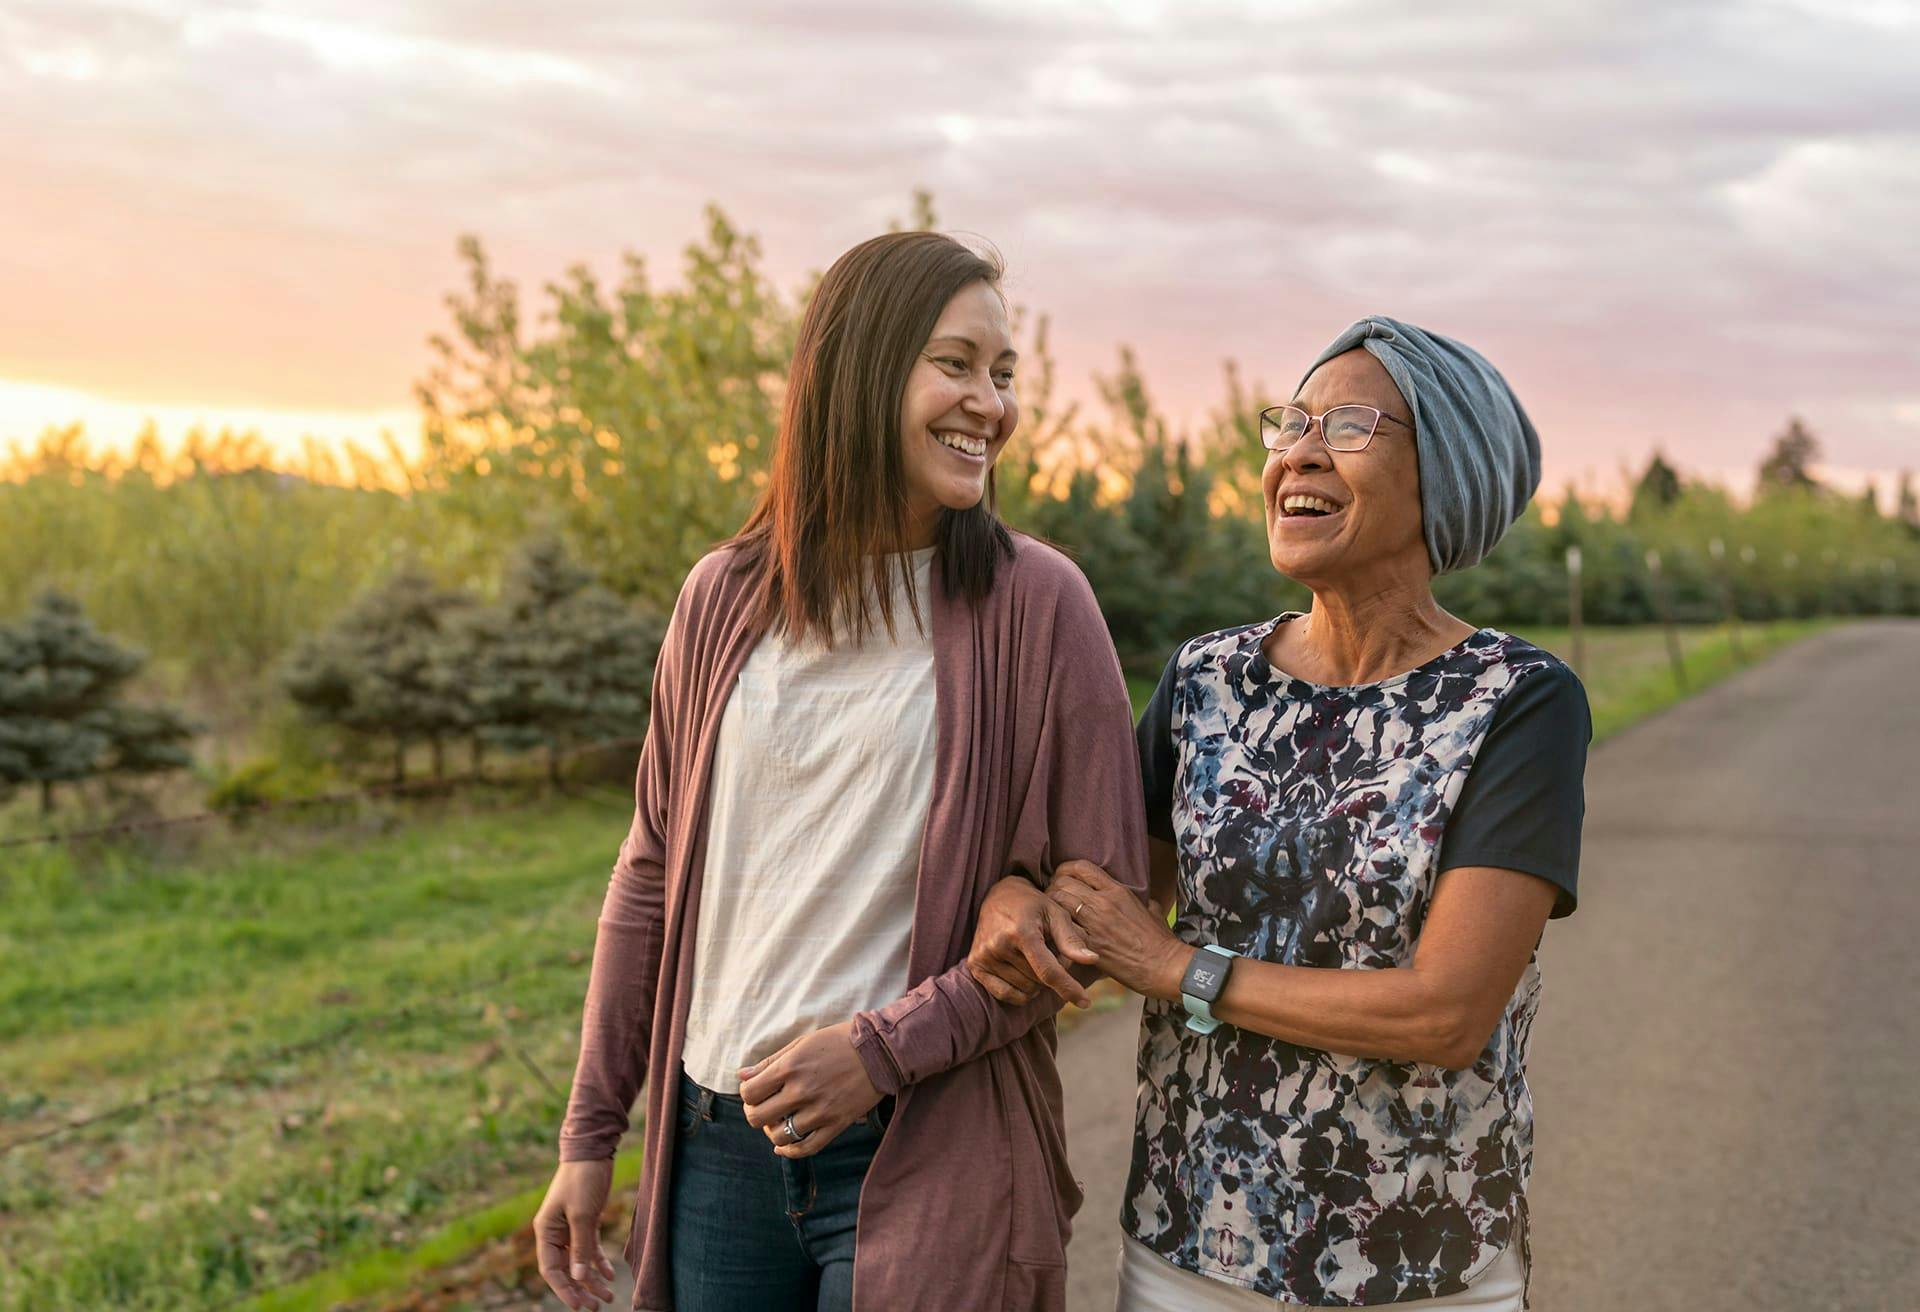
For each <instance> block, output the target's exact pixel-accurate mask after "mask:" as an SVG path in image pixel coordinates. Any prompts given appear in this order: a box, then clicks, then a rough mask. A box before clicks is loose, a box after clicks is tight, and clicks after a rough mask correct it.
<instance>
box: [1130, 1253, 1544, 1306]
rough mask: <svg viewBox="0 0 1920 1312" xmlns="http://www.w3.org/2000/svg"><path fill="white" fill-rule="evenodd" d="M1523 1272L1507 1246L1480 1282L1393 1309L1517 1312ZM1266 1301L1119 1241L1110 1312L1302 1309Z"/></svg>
mask: <svg viewBox="0 0 1920 1312" xmlns="http://www.w3.org/2000/svg"><path fill="white" fill-rule="evenodd" d="M1526 1285H1527V1268H1526V1265H1525V1263H1523V1262H1522V1261H1521V1258H1520V1245H1519V1244H1508V1245H1507V1247H1506V1249H1505V1250H1504V1251H1503V1252H1502V1253H1501V1254H1500V1256H1499V1257H1497V1258H1495V1259H1494V1263H1493V1265H1492V1266H1490V1267H1488V1268H1487V1269H1486V1270H1485V1271H1483V1272H1481V1274H1480V1278H1479V1279H1478V1280H1476V1281H1474V1282H1473V1284H1471V1285H1469V1286H1468V1287H1467V1288H1465V1289H1463V1290H1461V1291H1460V1292H1459V1293H1457V1294H1448V1295H1447V1296H1446V1297H1445V1298H1416V1299H1414V1300H1413V1301H1412V1302H1410V1303H1394V1304H1392V1307H1393V1308H1394V1312H1399V1309H1400V1308H1403V1307H1404V1308H1419V1309H1420V1312H1428V1309H1433V1310H1434V1312H1438V1310H1439V1309H1441V1308H1447V1309H1457V1308H1472V1309H1474V1312H1520V1310H1521V1308H1523V1307H1524V1306H1525V1301H1524V1300H1525V1297H1526ZM1303 1306H1305V1304H1301V1303H1289V1302H1287V1301H1285V1300H1284V1299H1277V1298H1270V1297H1268V1296H1267V1295H1265V1294H1260V1293H1256V1292H1254V1291H1253V1290H1251V1289H1246V1288H1243V1287H1242V1286H1240V1285H1229V1284H1227V1283H1226V1282H1225V1281H1222V1280H1210V1279H1208V1278H1207V1277H1206V1276H1203V1275H1196V1274H1195V1273H1194V1272H1192V1271H1189V1270H1187V1269H1186V1268H1185V1267H1178V1266H1175V1265H1174V1264H1173V1263H1171V1262H1169V1261H1167V1259H1166V1258H1164V1257H1162V1256H1160V1254H1158V1253H1156V1252H1154V1251H1153V1250H1152V1249H1151V1248H1148V1247H1147V1246H1146V1245H1145V1244H1143V1243H1141V1242H1140V1241H1139V1240H1138V1239H1135V1238H1134V1237H1133V1236H1132V1235H1125V1236H1122V1237H1121V1240H1120V1301H1119V1302H1118V1303H1117V1304H1115V1306H1114V1312H1273V1310H1274V1309H1275V1308H1281V1307H1303Z"/></svg>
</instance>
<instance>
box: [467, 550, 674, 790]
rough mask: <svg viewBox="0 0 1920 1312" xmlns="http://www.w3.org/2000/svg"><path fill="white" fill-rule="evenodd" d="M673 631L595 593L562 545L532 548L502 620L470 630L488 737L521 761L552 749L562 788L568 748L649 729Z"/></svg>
mask: <svg viewBox="0 0 1920 1312" xmlns="http://www.w3.org/2000/svg"><path fill="white" fill-rule="evenodd" d="M665 630H666V626H665V625H664V624H663V623H662V622H660V621H659V620H658V619H657V618H655V617H652V616H646V615H641V614H636V613H635V612H633V611H632V610H630V609H629V608H628V607H627V605H626V603H625V602H623V601H621V600H620V599H619V598H618V597H616V596H614V595H613V593H611V592H609V591H608V590H607V589H605V588H603V587H601V586H600V585H599V584H597V583H595V582H594V581H593V575H592V574H591V573H590V572H589V571H588V570H586V569H584V568H583V567H581V566H580V565H579V564H577V563H576V562H575V561H574V560H573V559H572V558H571V557H570V556H569V555H568V554H567V551H566V548H565V547H564V546H563V545H562V544H561V542H560V540H559V539H558V538H556V537H552V536H542V537H538V538H535V539H533V540H531V541H529V542H528V543H527V544H526V545H525V546H524V547H523V548H522V549H521V551H520V553H519V555H518V556H517V557H516V558H515V560H514V561H513V563H512V565H511V567H510V568H509V571H508V577H507V582H506V585H505V587H504V589H503V590H502V596H501V604H500V606H499V608H498V610H497V611H494V612H492V613H491V614H484V615H478V616H475V617H473V618H472V619H471V620H470V621H469V628H468V634H469V646H468V649H467V650H468V651H469V653H470V656H471V659H472V664H471V666H470V667H469V670H468V675H467V677H468V678H469V680H470V684H469V687H470V695H471V699H472V705H473V716H474V723H475V726H476V728H477V731H478V733H479V734H480V735H481V736H482V737H483V738H484V739H486V740H487V741H490V742H493V743H498V744H499V745H501V746H503V747H505V748H507V749H509V750H513V751H528V750H532V749H534V748H544V749H545V750H546V755H547V774H548V777H549V778H550V779H552V780H553V781H555V782H558V781H559V777H560V754H561V752H562V751H563V750H564V749H565V748H566V747H567V746H569V745H571V744H574V743H578V742H581V741H584V740H588V739H598V738H607V737H611V736H615V735H619V734H623V733H634V734H637V733H639V732H640V731H641V730H642V729H644V727H645V725H646V715H647V709H648V701H649V696H650V692H651V688H652V680H653V664H654V660H655V658H656V656H657V655H658V654H659V650H660V640H661V638H662V637H663V636H664V634H665Z"/></svg>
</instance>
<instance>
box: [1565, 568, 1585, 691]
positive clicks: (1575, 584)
mask: <svg viewBox="0 0 1920 1312" xmlns="http://www.w3.org/2000/svg"><path fill="white" fill-rule="evenodd" d="M1567 626H1568V627H1569V628H1571V629H1572V630H1573V672H1574V673H1575V674H1577V675H1579V676H1580V677H1581V678H1583V679H1584V678H1586V677H1587V635H1586V630H1585V628H1584V626H1583V625H1582V623H1581V615H1580V548H1579V547H1577V546H1573V547H1568V548H1567Z"/></svg>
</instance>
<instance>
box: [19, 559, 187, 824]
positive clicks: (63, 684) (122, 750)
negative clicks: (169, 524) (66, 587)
mask: <svg viewBox="0 0 1920 1312" xmlns="http://www.w3.org/2000/svg"><path fill="white" fill-rule="evenodd" d="M145 663H146V658H145V657H144V656H142V655H141V654H140V653H138V652H135V651H132V650H130V649H128V648H125V647H121V646H119V645H118V644H116V643H114V642H113V641H112V640H111V639H109V638H107V637H105V636H104V635H103V634H101V633H100V632H99V631H98V630H97V629H95V628H94V627H93V625H92V623H91V622H90V621H88V619H87V617H86V615H85V613H84V612H83V611H82V610H81V609H80V606H79V603H77V602H75V601H74V600H73V599H72V598H70V597H67V596H65V595H64V594H62V593H58V592H52V591H48V592H43V593H42V594H41V595H40V596H39V598H38V599H37V600H36V601H35V603H34V605H33V608H32V609H31V610H30V611H29V612H28V614H27V616H26V618H25V620H24V621H23V622H21V623H20V624H17V625H8V626H0V784H4V785H7V786H11V785H14V784H21V783H37V784H39V785H40V810H41V811H42V813H46V812H50V811H52V810H53V806H54V788H55V785H57V784H61V783H67V782H74V781H78V780H82V779H88V778H92V777H94V776H96V775H105V774H116V773H127V774H150V773H155V772H159V771H164V770H173V769H177V768H179V767H181V766H184V765H186V764H188V762H189V760H190V759H191V758H190V756H189V755H188V752H187V750H186V747H185V746H184V744H185V743H186V742H187V740H188V739H190V738H191V737H192V736H193V733H194V726H193V724H192V722H191V721H189V720H188V719H187V718H186V717H185V716H184V715H182V714H180V713H179V712H178V711H176V710H173V709H171V708H169V707H164V706H136V705H127V704H124V703H122V702H121V701H120V700H119V699H120V697H121V694H122V692H123V691H124V689H125V687H126V684H127V681H128V680H129V679H131V678H132V677H133V676H134V675H135V674H137V673H138V672H139V671H140V669H141V667H142V666H143V665H145Z"/></svg>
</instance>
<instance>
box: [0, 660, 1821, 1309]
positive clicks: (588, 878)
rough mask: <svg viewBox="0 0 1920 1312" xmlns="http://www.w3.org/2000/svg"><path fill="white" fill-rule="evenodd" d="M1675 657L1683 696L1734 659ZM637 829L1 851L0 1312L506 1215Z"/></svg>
mask: <svg viewBox="0 0 1920 1312" xmlns="http://www.w3.org/2000/svg"><path fill="white" fill-rule="evenodd" d="M1809 627H1810V626H1807V625H1798V626H1779V627H1776V628H1773V629H1770V630H1766V631H1764V632H1763V631H1761V630H1760V629H1757V628H1749V629H1748V630H1747V631H1746V634H1745V637H1746V645H1747V655H1748V657H1749V659H1751V658H1752V657H1753V656H1754V655H1755V654H1757V652H1758V651H1760V650H1761V649H1763V648H1765V647H1769V646H1772V645H1777V644H1778V643H1780V642H1784V641H1787V640H1789V639H1790V638H1791V637H1794V636H1798V635H1799V634H1801V633H1804V632H1806V631H1807V630H1808V628H1809ZM1527 636H1529V637H1531V638H1532V639H1533V640H1535V641H1537V642H1539V643H1541V644H1542V645H1544V646H1546V647H1548V648H1549V649H1551V650H1554V651H1557V652H1560V653H1562V654H1565V653H1566V652H1567V650H1568V643H1567V639H1566V635H1565V633H1564V632H1552V631H1540V632H1535V633H1530V634H1528V635H1527ZM1683 645H1684V647H1685V650H1686V659H1687V663H1688V668H1689V677H1690V681H1691V683H1692V684H1693V686H1695V687H1698V686H1701V685H1703V684H1705V683H1707V682H1709V681H1710V680H1711V679H1713V678H1715V677H1718V676H1720V675H1722V674H1724V673H1726V672H1728V671H1730V670H1731V669H1732V668H1734V662H1733V660H1732V659H1731V656H1730V653H1729V650H1728V644H1727V639H1726V636H1725V635H1724V634H1723V633H1719V632H1716V631H1712V630H1697V631H1692V632H1689V633H1687V634H1686V635H1685V636H1684V638H1683ZM1582 673H1583V677H1584V679H1585V682H1586V685H1587V688H1588V691H1589V694H1590V696H1591V698H1592V701H1593V705H1594V718H1595V724H1596V730H1597V736H1602V737H1604V736H1605V735H1606V734H1607V733H1611V732H1614V731H1616V730H1617V729H1619V728H1620V727H1622V726H1623V725H1624V724H1626V723H1628V722H1630V721H1631V720H1632V719H1634V718H1637V717H1639V716H1642V715H1645V714H1647V713H1649V712H1651V711H1654V710H1657V709H1659V708H1660V707H1662V706H1664V705H1666V704H1668V703H1669V702H1671V701H1672V700H1673V699H1674V682H1673V678H1672V674H1671V672H1670V670H1669V668H1668V665H1667V656H1666V651H1665V647H1664V644H1663V641H1662V638H1661V635H1660V634H1659V632H1658V631H1657V630H1626V631H1621V630H1592V631H1590V632H1589V634H1588V639H1587V651H1586V669H1585V670H1583V671H1582ZM1152 687H1153V683H1152V680H1151V679H1147V680H1136V681H1132V691H1133V694H1134V697H1135V700H1136V704H1138V703H1139V702H1143V701H1144V700H1145V698H1146V697H1147V696H1148V695H1149V694H1150V693H1151V692H1152ZM626 823H627V815H626V802H625V800H624V798H623V797H622V796H620V795H619V794H618V793H617V792H606V793H600V794H596V795H595V796H593V797H591V798H587V797H574V798H566V799H561V800H546V801H539V802H530V801H527V800H526V799H525V798H524V797H522V798H521V799H520V800H519V801H517V802H512V803H508V802H507V801H504V800H502V799H497V798H496V799H492V800H489V799H487V798H483V797H476V798H470V799H468V800H465V801H458V802H438V803H431V804H414V806H413V807H412V809H410V810H405V811H395V810H389V809H384V808H372V809H367V810H363V811H360V812H357V813H355V814H354V815H351V816H345V817H336V818H335V819H334V820H333V821H332V822H331V823H330V824H328V825H327V826H325V827H310V828H294V827H290V826H287V825H284V824H282V825H279V826H273V827H265V828H262V829H261V830H259V831H258V832H252V833H243V834H241V835H238V836H234V837H229V838H227V839H223V840H221V841H219V842H215V843H211V844H209V845H207V846H206V847H205V848H204V849H203V850H202V852H201V854H200V855H198V856H195V857H193V858H191V859H183V858H182V857H180V856H179V855H177V854H176V855H166V854H161V853H159V852H157V851H154V850H152V849H151V848H150V847H149V846H148V845H146V844H130V845H128V846H125V847H120V848H113V849H101V850H95V851H93V852H91V853H89V854H86V855H85V856H84V859H83V858H82V856H81V855H79V854H77V853H74V852H70V851H67V850H63V849H61V848H58V847H27V848H14V849H4V850H0V1309H3V1310H4V1312H25V1310H26V1309H34V1312H40V1310H41V1309H87V1312H93V1310H95V1309H104V1308H113V1309H115V1310H116V1312H122V1310H130V1309H168V1310H169V1312H173V1310H177V1309H188V1308H226V1307H232V1306H238V1305H243V1304H248V1303H250V1302H252V1301H253V1300H255V1299H256V1298H258V1296H260V1295H262V1294H263V1293H266V1292H267V1291H278V1293H277V1294H274V1295H273V1296H272V1297H270V1298H267V1299H265V1300H263V1301H261V1302H260V1303H258V1304H255V1305H256V1306H263V1307H276V1308H325V1307H330V1306H333V1305H334V1304H335V1303H336V1302H338V1301H340V1300H342V1299H345V1298H348V1297H351V1296H357V1295H361V1294H367V1293H371V1292H373V1291H376V1290H378V1289H380V1288H383V1287H393V1286H395V1285H397V1284H403V1283H405V1282H407V1281H409V1280H411V1279H414V1278H415V1277H416V1276H417V1275H418V1273H419V1272H420V1271H422V1270H423V1269H425V1268H428V1267H432V1266H435V1265H438V1264H440V1263H443V1262H444V1261H446V1260H447V1259H448V1257H450V1256H451V1255H453V1254H455V1253H457V1252H459V1251H462V1250H463V1249H465V1248H470V1247H471V1246H473V1245H474V1244H476V1243H480V1242H484V1241H485V1240H487V1239H490V1238H493V1237H496V1236H498V1235H500V1234H502V1233H505V1232H507V1231H509V1230H513V1229H515V1228H518V1227H520V1226H521V1225H522V1223H523V1222H524V1220H525V1217H526V1215H527V1214H528V1213H529V1212H530V1211H531V1209H532V1207H533V1205H534V1203H535V1201H536V1200H537V1198H538V1192H539V1186H540V1185H541V1184H542V1182H543V1181H544V1180H545V1178H546V1176H547V1175H548V1174H549V1173H550V1171H551V1165H552V1162H553V1154H554V1148H553V1141H554V1134H555V1131H556V1128H557V1126H558V1123H559V1118H560V1113H561V1109H562V1104H563V1101H564V1098H563V1091H564V1089H565V1088H566V1085H567V1083H568V1081H569V1079H570V1077H571V1073H572V1058H573V1053H574V1050H575V1045H576V1043H577V1025H578V1016H579V1007H580V998H581V994H582V991H583V989H584V987H585V984H586V976H587V968H588V954H589V952H590V950H591V947H592V940H593V921H594V916H595V913H596V910H597V908H598V906H599V902H600V897H601V894H602V892H603V891H604V889H605V884H606V874H607V869H608V865H609V863H610V861H611V859H612V857H613V854H614V851H615V849H616V848H617V846H618V843H619V840H620V837H621V835H622V834H623V833H624V832H625V828H626ZM629 1141H630V1142H632V1138H631V1137H630V1140H629ZM622 1165H623V1172H624V1173H625V1174H627V1175H630V1174H631V1172H632V1169H633V1165H634V1164H633V1163H632V1162H630V1161H623V1164H622Z"/></svg>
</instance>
